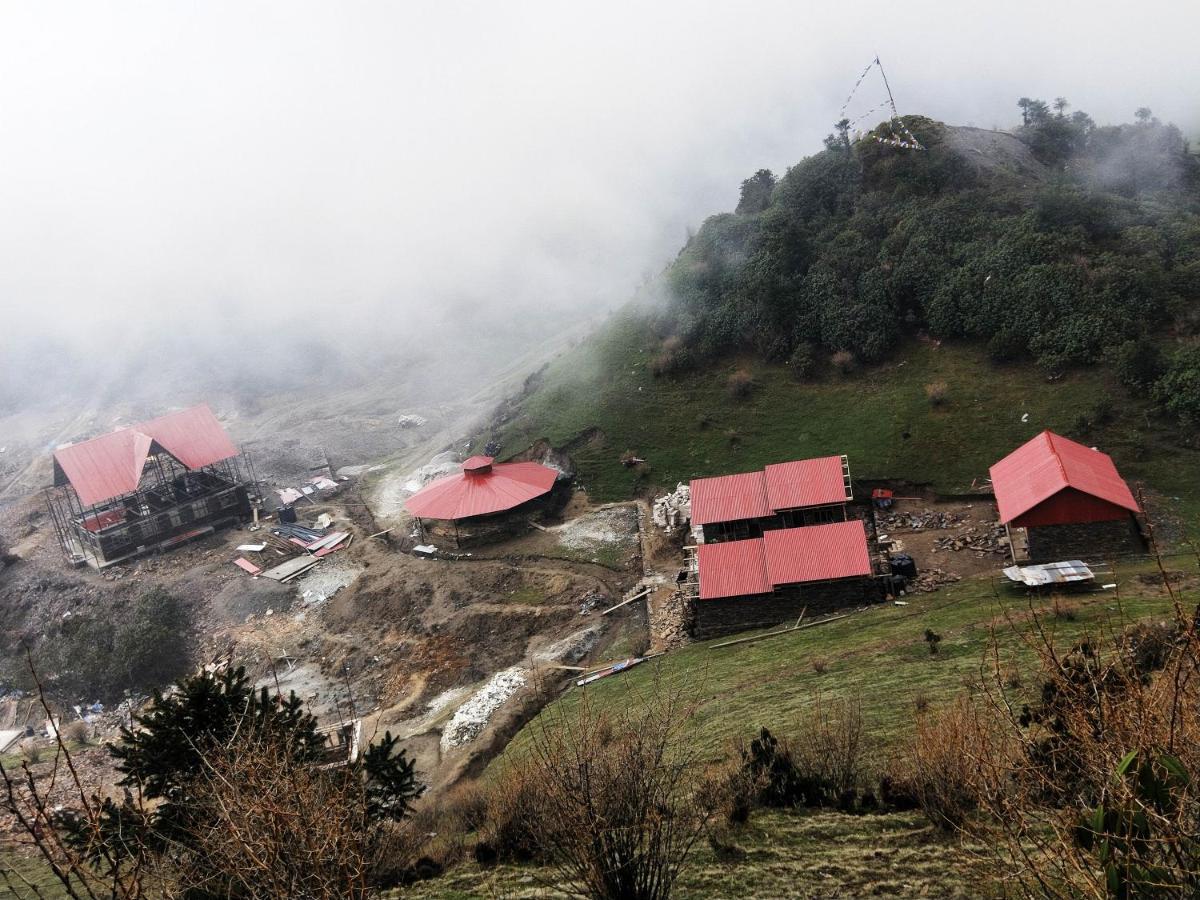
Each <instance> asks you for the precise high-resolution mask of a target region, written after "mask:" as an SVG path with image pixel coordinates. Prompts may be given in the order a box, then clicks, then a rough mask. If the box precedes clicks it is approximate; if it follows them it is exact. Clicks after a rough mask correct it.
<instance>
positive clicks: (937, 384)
mask: <svg viewBox="0 0 1200 900" xmlns="http://www.w3.org/2000/svg"><path fill="white" fill-rule="evenodd" d="M949 393H950V387H949V385H947V384H946V382H944V381H934V382H932V383H930V384H927V385H925V397H926V399H928V400H929V405H930V406H941V405H943V404H944V403H945V402H946V400H947V399H949Z"/></svg>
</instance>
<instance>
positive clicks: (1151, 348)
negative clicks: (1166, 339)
mask: <svg viewBox="0 0 1200 900" xmlns="http://www.w3.org/2000/svg"><path fill="white" fill-rule="evenodd" d="M1114 355H1115V357H1116V358H1115V359H1114V364H1113V368H1114V369H1115V370H1116V373H1117V378H1119V379H1120V380H1121V383H1122V384H1124V385H1125V386H1126V387H1133V388H1144V387H1150V386H1151V385H1152V384H1154V382H1155V381H1157V380H1158V379H1159V377H1160V376H1161V375H1162V373H1163V358H1162V354H1161V353H1160V352H1159V350H1158V347H1156V346H1155V345H1154V344H1153V343H1152V342H1151V341H1150V340H1148V339H1147V338H1144V337H1143V338H1137V339H1135V340H1130V341H1125V342H1124V343H1123V344H1121V346H1120V347H1118V348H1117V350H1116V353H1115V354H1114Z"/></svg>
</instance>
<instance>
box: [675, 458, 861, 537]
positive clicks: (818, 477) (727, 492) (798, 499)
mask: <svg viewBox="0 0 1200 900" xmlns="http://www.w3.org/2000/svg"><path fill="white" fill-rule="evenodd" d="M691 489H692V524H693V525H712V524H714V523H716V522H736V521H738V520H740V519H761V518H765V517H767V516H770V515H772V514H774V513H776V512H779V511H780V510H782V509H798V508H800V507H805V506H824V505H826V504H829V503H845V502H846V482H845V478H844V476H843V472H842V458H841V457H840V456H822V457H818V458H816V459H798V460H793V461H792V462H784V463H774V464H772V465H769V466H767V467H766V468H765V469H764V470H762V471H761V472H745V473H742V474H739V475H718V476H716V477H715V478H696V479H693V481H692V483H691Z"/></svg>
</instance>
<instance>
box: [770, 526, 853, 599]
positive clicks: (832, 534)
mask: <svg viewBox="0 0 1200 900" xmlns="http://www.w3.org/2000/svg"><path fill="white" fill-rule="evenodd" d="M763 544H764V545H765V549H766V554H765V555H766V558H767V577H768V578H769V579H770V580H771V584H772V585H775V586H776V587H778V586H779V585H781V584H799V583H801V582H804V581H829V580H831V579H834V578H853V577H855V576H857V575H870V574H871V557H870V554H868V553H867V532H866V529H865V528H864V527H863V523H862V520H860V519H851V520H850V521H848V522H831V523H829V524H828V525H809V526H807V527H804V528H782V529H779V530H777V531H768V532H766V533H765V534H763Z"/></svg>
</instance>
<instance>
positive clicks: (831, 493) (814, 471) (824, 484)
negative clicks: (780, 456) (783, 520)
mask: <svg viewBox="0 0 1200 900" xmlns="http://www.w3.org/2000/svg"><path fill="white" fill-rule="evenodd" d="M764 472H765V474H766V478H767V502H768V503H769V504H770V506H771V509H773V510H776V511H778V510H781V509H796V508H798V507H802V506H823V505H825V504H828V503H845V502H846V481H845V477H844V475H843V472H842V458H841V457H840V456H822V457H819V458H818V459H799V460H796V461H794V462H785V463H776V464H774V465H770V466H767V468H766V469H765V470H764Z"/></svg>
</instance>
